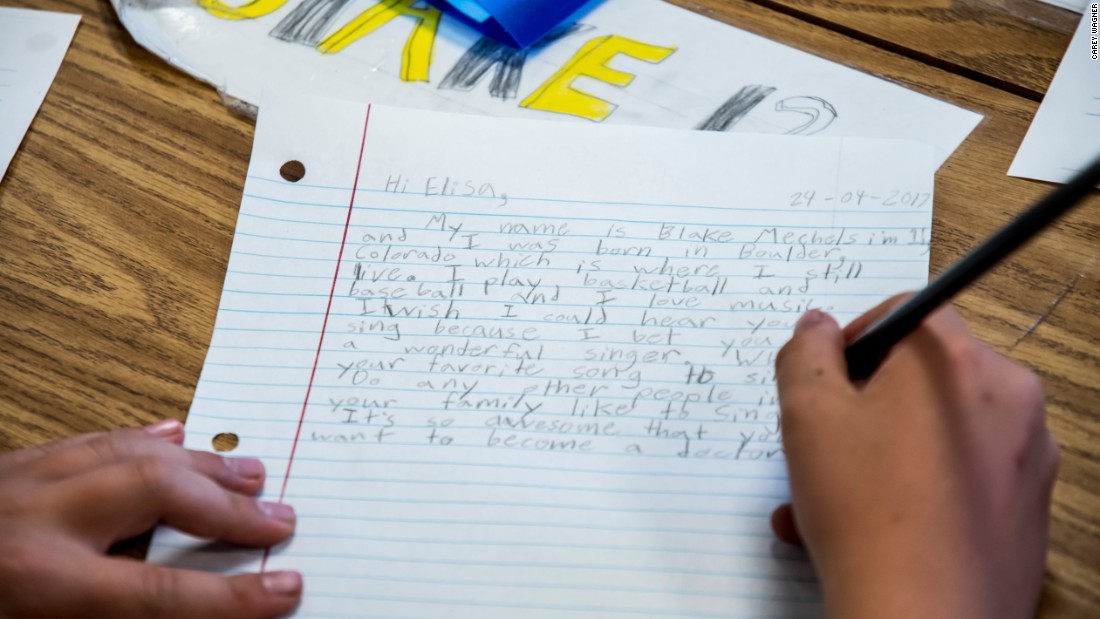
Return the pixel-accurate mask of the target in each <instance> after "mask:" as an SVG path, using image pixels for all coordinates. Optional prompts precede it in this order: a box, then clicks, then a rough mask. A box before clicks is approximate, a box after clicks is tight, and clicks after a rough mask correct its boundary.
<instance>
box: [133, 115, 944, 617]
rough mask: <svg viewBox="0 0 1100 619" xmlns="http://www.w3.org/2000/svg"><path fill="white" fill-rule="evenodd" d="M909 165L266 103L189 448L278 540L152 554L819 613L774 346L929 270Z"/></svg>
mask: <svg viewBox="0 0 1100 619" xmlns="http://www.w3.org/2000/svg"><path fill="white" fill-rule="evenodd" d="M532 145H535V146H532ZM291 160H297V161H299V162H301V163H302V164H304V167H305V177H304V178H303V179H301V180H300V181H298V182H296V183H295V182H288V181H286V180H283V179H281V178H280V168H281V167H282V166H283V164H284V162H287V161H291ZM934 161H935V159H934V156H933V151H932V149H931V147H930V146H928V145H926V144H919V143H913V142H900V141H889V140H861V139H840V138H795V137H786V136H760V135H739V134H738V135H727V134H720V133H709V132H696V131H673V130H665V129H653V128H636V127H615V126H604V127H592V126H585V125H573V124H561V123H550V122H541V121H525V120H518V119H492V118H485V117H479V116H472V115H456V114H446V113H439V112H425V111H414V110H405V109H401V108H391V107H383V106H378V105H374V106H368V105H367V104H361V103H351V102H345V101H335V100H321V99H315V98H304V97H301V98H298V97H287V98H275V99H271V100H268V101H265V102H264V104H263V106H262V107H261V110H260V115H259V120H258V124H257V128H256V136H255V144H254V148H253V153H252V161H251V164H250V167H249V172H248V179H247V181H246V184H245V189H244V198H243V200H242V203H241V207H240V215H239V218H238V222H237V229H236V235H235V237H234V241H233V249H232V254H231V256H230V260H229V266H228V272H227V274H226V279H225V288H224V291H223V293H222V299H221V305H220V307H219V310H218V316H217V322H216V325H215V330H214V335H213V338H212V342H211V345H210V350H209V353H208V356H207V359H206V363H205V365H204V366H203V370H202V376H201V378H200V381H199V384H198V387H197V390H196V392H195V398H194V402H193V405H192V408H191V411H190V414H189V416H188V419H187V445H188V446H189V447H192V448H197V449H209V448H210V445H211V440H212V437H214V436H216V435H218V434H219V433H223V432H224V433H234V434H236V435H237V436H238V438H239V441H240V444H239V447H238V448H237V449H236V450H235V452H234V454H235V455H246V456H254V457H258V458H261V459H262V460H263V461H264V463H265V464H266V466H267V470H268V484H267V487H266V489H265V494H264V496H265V498H266V499H267V500H284V501H286V502H289V503H291V504H293V505H294V506H295V508H296V510H297V513H298V516H299V522H298V527H297V533H296V534H295V536H294V538H293V540H292V541H291V542H290V543H288V544H286V545H285V546H283V547H280V548H277V549H273V550H272V551H271V552H270V555H269V556H266V558H265V555H264V552H263V551H261V550H251V549H241V548H231V547H226V546H221V545H214V546H211V545H208V544H206V543H204V542H202V541H201V540H195V539H193V538H189V537H187V536H184V535H182V534H179V533H176V532H173V531H171V530H167V529H161V530H159V531H158V532H157V535H156V536H155V538H154V541H153V543H152V547H151V549H150V554H149V558H150V560H152V561H156V562H159V563H165V564H171V565H177V566H183V567H190V568H198V569H208V570H223V571H226V572H248V571H256V570H259V569H260V568H261V566H263V567H264V568H265V569H267V570H276V569H296V570H301V571H302V572H303V573H304V575H305V578H306V582H307V587H306V595H305V601H304V604H303V606H302V607H301V610H300V612H299V613H298V616H300V617H388V618H394V617H420V618H426V617H433V618H435V617H438V618H443V617H456V616H474V615H476V616H478V617H483V618H487V619H493V618H512V617H515V616H518V615H522V616H523V617H533V618H542V617H547V618H548V617H600V618H602V619H607V618H613V619H614V618H620V617H621V618H626V617H631V618H632V619H637V618H638V617H673V616H675V617H723V618H724V617H780V616H781V617H807V616H818V615H819V614H820V612H819V611H820V605H819V602H820V598H819V592H818V590H817V585H816V583H815V579H814V575H813V572H812V569H811V566H810V564H809V563H808V561H807V558H806V557H805V556H804V555H802V554H801V553H799V552H797V551H795V550H793V549H792V548H791V547H787V546H784V545H783V544H781V543H779V542H776V541H775V540H774V538H773V536H772V533H771V532H770V530H769V525H768V518H769V514H770V512H771V510H772V509H773V508H774V507H775V506H776V505H778V504H779V503H781V502H782V501H784V500H786V498H787V496H788V495H787V492H788V490H787V480H786V470H785V465H784V460H783V454H782V450H781V442H780V437H779V424H778V408H777V404H776V392H775V386H774V382H775V379H774V374H773V371H774V370H773V363H774V360H775V354H776V352H777V350H778V349H779V347H780V346H781V345H782V344H783V343H784V341H785V340H786V339H787V338H788V337H789V334H790V332H791V329H792V327H793V324H794V321H795V320H796V319H797V318H798V316H799V315H800V314H801V313H802V312H803V311H805V310H806V309H808V308H813V307H818V308H824V309H825V310H827V311H829V312H832V313H833V314H834V315H836V316H837V317H838V318H839V319H842V320H848V319H851V318H853V317H855V316H856V315H858V314H860V313H862V312H863V311H864V310H866V309H867V308H869V307H871V306H873V305H874V304H875V303H877V302H879V301H880V300H881V299H883V298H884V297H886V296H888V295H890V294H893V293H896V292H898V291H900V290H905V289H909V288H914V287H918V286H921V285H923V284H924V283H925V281H926V274H927V268H928V235H929V232H930V225H931V214H932V183H933V175H934V170H935V165H934ZM265 561H266V563H265Z"/></svg>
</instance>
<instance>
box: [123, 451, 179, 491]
mask: <svg viewBox="0 0 1100 619" xmlns="http://www.w3.org/2000/svg"><path fill="white" fill-rule="evenodd" d="M127 472H128V473H129V476H130V480H129V481H130V482H131V483H133V484H136V486H137V487H138V488H139V489H140V490H141V491H142V493H143V494H145V495H148V496H157V495H159V494H161V493H162V492H163V491H164V489H165V487H166V485H167V483H168V479H169V477H170V471H169V467H168V465H166V464H165V463H164V462H162V461H160V460H159V459H157V458H155V457H151V456H144V457H141V458H137V459H134V460H131V461H130V462H129V463H127Z"/></svg>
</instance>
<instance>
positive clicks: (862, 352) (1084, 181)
mask: <svg viewBox="0 0 1100 619" xmlns="http://www.w3.org/2000/svg"><path fill="white" fill-rule="evenodd" d="M1098 183H1100V158H1097V159H1096V160H1095V161H1093V162H1092V163H1091V164H1090V165H1088V166H1085V168H1084V169H1083V170H1081V171H1080V172H1079V173H1077V174H1076V175H1075V176H1074V177H1073V178H1072V179H1071V180H1070V181H1069V182H1068V183H1066V184H1065V185H1062V186H1061V187H1059V188H1058V189H1056V190H1054V191H1052V192H1050V193H1049V194H1047V195H1046V197H1044V198H1043V199H1042V200H1040V201H1039V202H1038V203H1037V204H1035V205H1034V206H1032V207H1031V208H1029V209H1027V210H1026V211H1024V212H1023V213H1021V214H1020V215H1018V216H1017V217H1016V218H1015V219H1013V220H1012V221H1011V222H1009V223H1008V225H1006V226H1005V227H1004V228H1001V229H1000V230H999V231H997V232H996V233H995V234H993V236H990V237H989V238H988V239H986V240H985V241H984V242H983V243H982V244H981V245H979V246H978V247H977V248H975V249H974V250H973V251H971V252H970V253H969V254H967V255H966V256H963V257H962V259H960V260H959V261H958V262H956V263H955V264H953V265H952V266H951V267H949V268H948V269H947V270H946V271H944V272H943V273H941V274H940V275H939V276H937V277H936V278H935V279H934V280H933V281H932V282H931V283H929V284H928V285H927V286H926V287H925V288H924V289H923V290H921V291H920V292H918V293H917V294H915V295H913V296H912V297H910V298H909V299H908V300H906V301H905V302H904V303H902V304H901V305H899V306H897V307H896V308H894V309H893V310H892V311H891V312H890V313H889V314H887V315H886V316H883V317H882V318H881V319H879V320H878V321H877V322H875V323H874V324H873V325H871V326H870V327H868V328H867V329H866V330H865V331H864V332H863V333H860V334H859V335H858V336H856V338H855V339H854V340H853V341H852V342H851V343H850V344H848V347H847V348H846V349H845V350H844V357H845V359H847V361H848V377H849V378H851V379H852V380H863V379H866V378H869V377H870V376H871V375H872V374H874V372H875V370H876V369H878V366H879V364H880V363H881V362H882V360H883V359H884V358H886V355H887V354H888V353H889V352H890V349H891V348H893V346H894V345H895V344H897V343H898V342H899V341H901V339H902V338H904V337H905V336H907V335H909V334H910V333H912V332H913V330H914V329H916V328H917V326H918V325H920V323H921V321H922V320H924V318H925V317H926V316H928V314H930V313H931V312H932V311H933V310H935V309H936V308H937V307H939V306H940V305H941V304H942V303H945V302H947V301H948V300H950V299H951V297H953V296H955V295H956V294H957V293H958V292H959V291H960V290H962V289H963V288H965V287H967V286H968V285H970V283H971V282H973V281H974V280H976V279H977V278H978V277H980V276H981V275H982V274H983V273H985V272H986V271H988V270H989V269H990V268H991V267H993V265H995V264H997V263H998V262H1000V261H1001V259H1003V258H1004V257H1005V256H1007V255H1009V254H1010V253H1012V252H1013V251H1015V250H1016V249H1017V248H1019V247H1020V246H1021V245H1023V244H1024V243H1026V242H1027V241H1029V240H1030V239H1031V238H1032V237H1033V236H1035V235H1036V234H1038V233H1039V231H1041V230H1042V229H1043V228H1045V227H1046V226H1047V225H1048V224H1050V223H1051V222H1052V221H1054V220H1055V219H1057V218H1058V217H1059V216H1061V215H1062V214H1063V213H1065V212H1066V211H1068V210H1069V209H1070V208H1072V207H1073V206H1074V205H1076V204H1077V203H1078V202H1080V201H1081V199H1082V198H1083V197H1085V196H1086V195H1087V194H1088V193H1089V192H1090V191H1091V190H1092V189H1093V188H1094V187H1096V185H1097V184H1098Z"/></svg>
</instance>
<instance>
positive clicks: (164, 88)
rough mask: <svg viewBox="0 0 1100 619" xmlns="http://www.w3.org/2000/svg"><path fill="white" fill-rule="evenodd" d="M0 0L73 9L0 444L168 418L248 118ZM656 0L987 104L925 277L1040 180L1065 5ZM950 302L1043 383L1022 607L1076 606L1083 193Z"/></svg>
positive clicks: (74, 1) (103, 11)
mask: <svg viewBox="0 0 1100 619" xmlns="http://www.w3.org/2000/svg"><path fill="white" fill-rule="evenodd" d="M14 4H15V5H21V6H28V7H32V6H33V8H42V9H51V10H58V11H69V12H79V13H81V14H83V16H84V19H83V21H82V23H81V25H80V28H79V30H78V31H77V34H76V38H75V40H74V42H73V45H72V48H71V49H70V51H69V53H68V56H67V57H66V61H65V63H64V64H63V66H62V68H61V71H60V72H59V74H58V76H57V80H56V82H55V83H54V85H53V88H52V90H51V91H50V93H49V95H48V96H47V97H46V101H45V104H44V105H43V106H42V109H41V111H40V112H39V114H38V117H37V119H36V120H35V121H34V123H33V125H32V126H31V129H30V132H29V133H28V134H27V137H26V139H25V140H24V142H23V145H22V147H21V149H20V151H19V152H18V153H17V155H16V157H15V160H14V161H13V162H12V165H11V168H10V169H9V170H8V173H7V175H6V177H5V178H4V179H3V181H2V183H0V239H2V245H0V338H2V340H0V341H2V342H3V346H0V450H8V449H15V448H19V447H24V446H27V445H31V444H36V443H40V442H43V441H47V440H50V439H54V438H58V437H62V436H67V435H71V434H74V433H79V432H88V431H94V430H105V429H110V428H117V427H120V426H127V425H136V424H144V423H149V422H151V421H154V420H156V419H159V418H163V417H176V418H179V419H183V418H185V417H186V413H187V409H188V406H189V403H190V399H191V395H192V392H193V390H194V387H195V383H196V381H197V380H198V375H199V370H200V368H201V366H202V361H203V357H204V355H205V352H206V347H207V344H208V343H209V340H210V335H211V332H212V330H213V324H214V316H215V312H216V310H217V303H218V296H219V292H220V290H221V282H222V277H223V275H224V272H225V267H226V261H227V259H228V256H229V248H230V243H231V240H232V235H233V228H234V224H235V220H236V212H237V206H238V204H239V200H240V196H241V189H242V185H243V179H244V174H245V169H246V166H247V162H248V156H249V152H250V148H251V140H252V131H253V125H252V122H251V121H250V120H248V119H246V118H242V117H239V116H235V115H234V114H233V113H231V112H229V111H228V110H227V109H226V108H224V107H223V106H222V105H221V103H220V101H219V98H218V95H217V94H216V93H215V92H214V91H213V90H212V89H211V88H209V87H207V86H206V85H204V84H201V83H199V82H197V81H195V80H193V79H191V78H189V77H187V76H185V75H184V74H182V73H180V72H178V71H176V70H173V69H172V68H170V67H169V66H167V65H166V64H165V63H164V62H162V61H161V60H160V59H159V58H157V57H155V56H153V55H152V54H150V53H149V52H146V51H145V50H144V49H142V48H140V47H139V46H137V45H136V44H134V43H133V41H132V40H131V39H130V37H129V35H128V34H127V33H126V31H125V29H123V28H122V26H121V25H120V24H119V22H118V20H117V19H116V18H115V15H114V12H113V11H112V9H111V7H110V5H109V4H108V3H107V2H106V1H105V0H98V1H97V0H15V2H14ZM676 4H680V5H682V6H685V7H687V8H690V9H692V10H696V11H698V12H701V13H704V14H706V15H708V16H710V17H713V18H715V19H718V20H721V21H724V22H727V23H730V24H733V25H735V26H738V27H741V28H744V29H746V30H749V31H751V32H754V33H757V34H761V35H764V36H767V37H769V38H772V39H775V40H777V41H780V42H782V43H786V44H788V45H792V46H794V47H798V48H801V49H804V50H807V51H810V52H812V53H815V54H817V55H820V56H823V57H825V58H828V59H831V60H835V61H838V62H842V63H844V64H847V65H849V66H853V67H856V68H858V69H861V70H864V71H867V72H870V73H873V74H876V75H879V76H883V77H885V78H887V79H890V80H893V81H895V82H898V83H901V84H904V85H906V86H908V87H910V88H913V89H914V90H917V91H920V92H924V93H927V94H929V95H932V96H935V97H939V98H942V99H945V100H948V101H951V102H954V103H956V104H958V105H961V106H963V107H966V108H969V109H972V110H975V111H979V112H981V113H982V114H984V115H985V120H984V121H983V122H982V123H981V124H980V125H979V127H978V128H977V129H976V130H975V131H974V133H973V134H972V135H971V136H970V137H969V139H967V140H966V142H964V143H963V145H962V147H961V148H960V149H959V150H958V151H956V152H955V154H954V155H953V156H952V157H951V158H950V159H949V160H948V162H947V163H946V164H945V165H944V166H943V168H941V170H940V172H939V173H938V175H937V178H936V183H937V187H936V192H937V193H936V206H935V209H936V210H935V221H934V226H933V245H932V270H933V271H934V272H935V271H938V270H939V269H941V268H942V267H944V266H945V265H947V264H949V263H950V262H951V261H953V260H954V259H955V258H957V257H958V256H959V255H960V254H961V253H962V252H963V251H965V249H966V248H968V247H970V246H971V245H973V244H974V243H975V242H976V241H978V240H979V239H981V238H982V237H983V236H984V235H986V234H987V233H988V232H990V231H992V230H994V229H995V228H997V227H998V226H999V225H1000V224H1001V223H1002V222H1003V221H1005V220H1006V219H1007V218H1008V217H1010V216H1011V214H1013V213H1015V212H1016V211H1018V210H1019V209H1020V208H1022V207H1024V206H1025V205H1027V204H1029V203H1030V202H1031V201H1033V200H1034V199H1035V198H1036V197H1037V196H1039V195H1041V194H1042V193H1043V192H1045V191H1046V190H1047V189H1048V188H1049V186H1048V185H1046V184H1044V183H1038V182H1032V181H1026V180H1021V179H1016V178H1010V177H1008V176H1006V175H1005V170H1006V169H1007V168H1008V165H1009V162H1010V161H1011V159H1012V157H1013V155H1014V154H1015V151H1016V148H1017V146H1018V145H1019V143H1020V140H1021V139H1022V138H1023V135H1024V133H1025V131H1026V129H1027V127H1028V123H1029V122H1030V120H1031V117H1032V115H1033V114H1034V112H1035V110H1036V108H1037V103H1036V101H1037V100H1038V99H1039V98H1040V97H1041V94H1042V93H1043V92H1044V91H1045V88H1046V85H1047V84H1048V83H1049V80H1050V77H1051V76H1052V75H1053V72H1054V69H1055V68H1056V66H1057V63H1058V60H1059V59H1060V58H1061V54H1062V52H1063V51H1064V48H1065V46H1066V44H1067V43H1068V40H1069V33H1070V31H1071V30H1072V28H1073V25H1074V24H1075V23H1076V20H1077V18H1076V17H1074V16H1072V15H1071V14H1069V13H1068V12H1062V11H1061V10H1060V9H1053V8H1051V7H1046V6H1044V5H1039V4H1037V3H1034V2H1031V1H1030V0H1008V4H1007V5H1006V4H993V3H991V2H990V0H962V1H961V2H949V3H947V2H942V1H937V0H871V1H870V2H861V3H858V4H857V3H855V2H852V1H849V0H761V1H760V2H759V3H751V2H747V1H744V0H730V1H721V0H699V1H695V2H691V1H687V0H677V1H676ZM1036 16H1039V17H1036ZM1006 33H1007V34H1006ZM1021 50H1024V51H1023V52H1021ZM1021 54H1023V55H1022V56H1021ZM957 305H958V306H959V307H960V308H961V310H962V312H963V313H964V314H965V316H966V317H967V318H968V319H969V321H970V324H971V326H972V329H973V330H974V331H975V332H976V333H977V334H978V335H979V336H980V337H981V338H983V339H984V340H985V341H986V342H988V343H989V344H990V345H992V346H993V347H994V348H996V349H997V350H999V351H1001V352H1003V353H1005V354H1007V355H1009V356H1011V357H1013V358H1015V359H1017V360H1019V361H1020V362H1021V363H1024V364H1027V365H1029V366H1031V367H1032V368H1034V369H1035V370H1036V371H1037V372H1039V374H1040V375H1041V376H1042V377H1043V380H1044V382H1045V385H1046V390H1047V394H1048V401H1049V407H1048V413H1049V423H1050V426H1051V428H1052V430H1053V432H1054V434H1055V435H1056V437H1057V439H1058V440H1059V442H1060V443H1061V444H1062V449H1063V451H1062V454H1063V455H1062V466H1061V470H1060V476H1059V482H1058V484H1057V486H1056V489H1055V498H1054V508H1053V527H1052V536H1051V547H1050V560H1049V570H1048V576H1047V581H1046V585H1047V586H1046V588H1045V591H1044V597H1043V602H1042V605H1041V609H1040V616H1042V617H1059V618H1062V617H1095V616H1096V611H1097V609H1098V608H1100V194H1094V195H1093V196H1092V197H1091V199H1090V201H1089V202H1088V203H1087V204H1086V205H1085V206H1084V207H1082V208H1080V209H1078V210H1077V211H1076V212H1075V213H1074V214H1072V215H1070V216H1069V217H1067V218H1066V219H1065V220H1063V221H1061V222H1060V223H1058V224H1057V225H1056V226H1055V227H1054V228H1053V229H1052V230H1050V231H1048V232H1046V233H1045V234H1044V235H1043V236H1042V237H1041V238H1040V239H1038V240H1037V241H1036V242H1035V243H1033V244H1032V245H1031V246H1029V247H1028V248H1026V249H1025V250H1024V251H1022V252H1020V253H1018V254H1017V255H1016V256H1015V257H1014V258H1012V259H1011V260H1009V261H1008V262H1007V263H1005V264H1003V265H1001V266H1000V267H998V268H997V269H996V270H995V271H994V272H993V273H991V274H990V275H989V276H987V277H986V278H985V279H983V280H982V281H981V282H980V283H979V284H978V285H977V286H976V287H974V288H973V289H972V290H970V291H968V292H967V293H965V294H964V295H962V296H961V297H960V298H959V299H958V303H957Z"/></svg>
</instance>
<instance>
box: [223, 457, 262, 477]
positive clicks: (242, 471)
mask: <svg viewBox="0 0 1100 619" xmlns="http://www.w3.org/2000/svg"><path fill="white" fill-rule="evenodd" d="M225 466H226V467H228V468H229V470H230V471H233V473H235V474H236V475H238V476H240V477H245V478H248V479H258V478H260V477H263V475H264V463H263V462H260V461H259V460H257V459H256V458H226V459H225Z"/></svg>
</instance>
